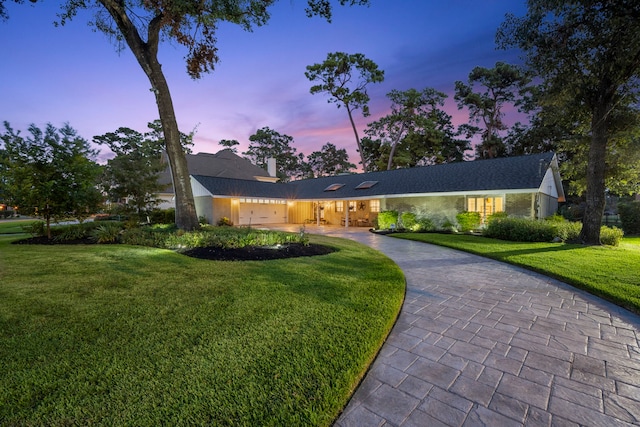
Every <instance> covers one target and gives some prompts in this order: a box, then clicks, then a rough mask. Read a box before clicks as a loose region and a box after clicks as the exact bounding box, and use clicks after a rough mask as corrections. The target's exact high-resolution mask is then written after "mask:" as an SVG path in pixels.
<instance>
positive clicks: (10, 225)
mask: <svg viewBox="0 0 640 427" xmlns="http://www.w3.org/2000/svg"><path fill="white" fill-rule="evenodd" d="M33 222H36V220H33V219H31V220H28V219H25V220H1V221H0V234H18V233H24V231H23V230H22V226H23V225H27V224H31V223H33Z"/></svg>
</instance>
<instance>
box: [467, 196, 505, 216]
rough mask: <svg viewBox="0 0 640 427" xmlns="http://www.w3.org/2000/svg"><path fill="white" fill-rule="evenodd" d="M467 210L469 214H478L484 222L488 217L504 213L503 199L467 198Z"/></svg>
mask: <svg viewBox="0 0 640 427" xmlns="http://www.w3.org/2000/svg"><path fill="white" fill-rule="evenodd" d="M467 210H468V211H469V212H479V213H480V216H481V217H482V221H483V222H484V221H485V220H486V219H487V217H488V216H489V215H492V214H494V213H496V212H503V211H504V198H503V197H469V198H468V199H467Z"/></svg>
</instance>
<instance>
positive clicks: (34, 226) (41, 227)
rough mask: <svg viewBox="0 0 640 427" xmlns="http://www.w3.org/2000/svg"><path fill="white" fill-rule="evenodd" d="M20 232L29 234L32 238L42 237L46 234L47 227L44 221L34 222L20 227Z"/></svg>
mask: <svg viewBox="0 0 640 427" xmlns="http://www.w3.org/2000/svg"><path fill="white" fill-rule="evenodd" d="M20 228H22V231H24V232H25V233H28V234H31V235H32V236H34V237H35V236H44V235H45V234H47V227H46V226H45V223H44V221H34V222H31V223H27V224H25V225H23V226H21V227H20Z"/></svg>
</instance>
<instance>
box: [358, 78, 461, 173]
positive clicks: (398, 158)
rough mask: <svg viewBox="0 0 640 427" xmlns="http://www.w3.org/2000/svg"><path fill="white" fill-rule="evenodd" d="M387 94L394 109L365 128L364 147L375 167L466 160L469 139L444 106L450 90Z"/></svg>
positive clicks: (372, 165)
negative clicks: (460, 135) (461, 135)
mask: <svg viewBox="0 0 640 427" xmlns="http://www.w3.org/2000/svg"><path fill="white" fill-rule="evenodd" d="M387 97H388V98H389V99H390V100H391V111H390V113H389V114H387V115H386V116H384V117H382V118H380V119H379V120H377V121H375V122H372V123H369V124H368V125H367V130H366V131H365V133H366V134H367V137H368V138H367V139H366V142H365V143H363V150H364V151H365V155H366V157H367V159H368V160H367V161H368V162H369V165H370V168H371V169H376V170H383V169H387V170H390V169H395V168H398V167H414V166H421V165H427V164H436V163H447V162H452V161H461V160H463V157H464V151H465V150H467V149H468V146H469V142H468V141H466V140H461V139H458V138H457V136H458V135H457V133H456V132H455V130H454V127H453V124H452V123H451V116H450V115H448V114H447V113H445V112H444V111H443V110H442V109H441V107H442V106H443V105H444V101H445V99H446V98H447V95H446V94H444V93H442V92H439V91H437V90H435V89H432V88H426V89H423V90H422V91H418V90H416V89H409V90H406V91H398V90H393V91H391V92H389V93H388V94H387ZM363 141H364V139H363ZM374 153H376V154H374Z"/></svg>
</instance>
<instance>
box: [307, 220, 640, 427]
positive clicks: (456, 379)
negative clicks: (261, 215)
mask: <svg viewBox="0 0 640 427" xmlns="http://www.w3.org/2000/svg"><path fill="white" fill-rule="evenodd" d="M309 231H310V232H312V233H313V232H319V233H320V232H322V233H323V234H329V235H334V236H339V237H346V238H350V239H354V240H357V241H360V242H362V243H364V244H367V245H369V246H371V247H373V248H375V249H377V250H380V251H381V252H383V253H385V254H386V255H387V256H389V257H390V258H392V259H393V260H394V261H395V262H396V263H397V264H398V265H399V266H400V268H402V270H403V271H404V273H405V276H406V278H407V294H406V299H405V302H404V305H403V307H402V311H401V314H400V317H399V319H398V322H397V323H396V325H395V326H394V328H393V330H392V332H391V334H390V335H389V337H388V339H387V342H386V343H385V344H384V346H383V348H382V350H381V351H380V354H379V355H378V357H377V359H376V361H375V362H374V363H373V365H372V366H371V369H370V371H369V372H368V373H367V375H366V377H365V379H364V380H363V382H362V383H361V385H360V386H359V388H358V389H357V390H356V392H355V394H354V396H353V397H352V399H351V401H350V403H349V404H348V406H347V407H346V408H345V410H344V412H343V414H342V415H341V416H340V418H339V419H338V420H337V422H336V426H338V427H347V426H512V425H513V426H521V425H526V426H539V425H540V426H549V425H552V426H577V425H584V426H626V425H640V346H639V338H640V317H639V316H637V315H634V314H632V313H630V312H628V311H626V310H624V309H621V308H619V307H617V306H615V305H613V304H610V303H608V302H605V301H603V300H601V299H600V298H597V297H594V296H592V295H589V294H587V293H584V292H582V291H579V290H576V289H575V288H573V287H571V286H568V285H566V284H564V283H561V282H559V281H556V280H553V279H550V278H548V277H545V276H542V275H539V274H536V273H532V272H530V271H527V270H524V269H521V268H518V267H513V266H510V265H507V264H503V263H500V262H496V261H492V260H489V259H486V258H482V257H479V256H475V255H471V254H467V253H463V252H459V251H454V250H450V249H446V248H441V247H437V246H432V245H427V244H424V243H419V242H411V241H406V240H400V239H394V238H391V237H385V236H377V235H373V234H372V233H368V232H366V231H365V232H362V230H358V229H347V230H345V229H343V228H330V227H325V228H323V227H310V228H309Z"/></svg>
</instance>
